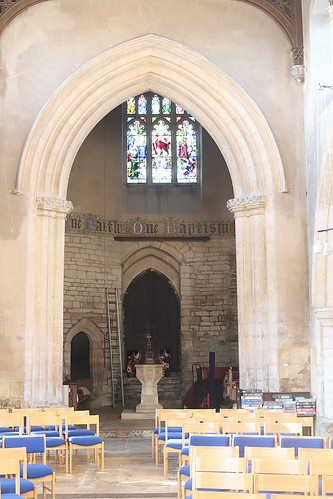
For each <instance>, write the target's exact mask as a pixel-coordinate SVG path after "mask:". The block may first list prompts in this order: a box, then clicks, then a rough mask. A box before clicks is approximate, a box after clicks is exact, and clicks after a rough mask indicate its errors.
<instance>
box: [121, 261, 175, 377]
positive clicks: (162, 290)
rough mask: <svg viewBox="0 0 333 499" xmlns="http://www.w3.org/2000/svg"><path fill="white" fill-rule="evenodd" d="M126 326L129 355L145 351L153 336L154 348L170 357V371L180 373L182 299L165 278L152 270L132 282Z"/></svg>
mask: <svg viewBox="0 0 333 499" xmlns="http://www.w3.org/2000/svg"><path fill="white" fill-rule="evenodd" d="M124 323H125V349H126V352H132V351H137V350H140V349H141V348H142V347H144V345H145V343H146V335H147V334H148V333H150V334H151V336H152V344H153V348H154V349H156V350H158V351H163V350H164V349H165V350H166V351H167V352H168V353H169V354H170V355H171V359H170V371H171V372H175V371H179V369H180V306H179V299H178V296H177V294H176V292H175V289H174V287H173V286H172V284H171V283H170V281H169V280H168V279H167V278H166V277H165V276H164V275H163V274H161V273H160V272H157V271H155V270H152V269H149V270H146V271H145V272H143V273H142V274H140V275H139V276H137V277H136V278H135V279H134V280H133V281H132V282H131V284H130V285H129V286H128V288H127V291H126V293H125V296H124Z"/></svg>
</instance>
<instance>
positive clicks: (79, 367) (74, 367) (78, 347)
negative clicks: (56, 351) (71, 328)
mask: <svg viewBox="0 0 333 499" xmlns="http://www.w3.org/2000/svg"><path fill="white" fill-rule="evenodd" d="M71 380H72V381H76V382H78V383H79V384H80V385H81V384H84V386H87V385H86V384H87V383H88V384H89V385H90V341H89V338H88V336H87V335H86V334H85V333H84V332H83V331H80V332H79V333H77V334H76V335H75V336H74V338H73V339H72V341H71Z"/></svg>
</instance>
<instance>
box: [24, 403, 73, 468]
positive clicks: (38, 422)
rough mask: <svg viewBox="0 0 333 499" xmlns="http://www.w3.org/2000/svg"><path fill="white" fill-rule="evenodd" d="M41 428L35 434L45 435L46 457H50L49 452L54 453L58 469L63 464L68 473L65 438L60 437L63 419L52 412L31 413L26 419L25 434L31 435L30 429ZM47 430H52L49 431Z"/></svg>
mask: <svg viewBox="0 0 333 499" xmlns="http://www.w3.org/2000/svg"><path fill="white" fill-rule="evenodd" d="M38 426H40V427H43V428H45V430H44V431H43V430H42V431H40V430H39V431H37V433H41V432H42V433H44V434H45V437H46V438H45V441H46V448H47V456H48V457H49V456H50V451H51V450H52V451H55V454H56V459H58V456H59V462H60V469H62V465H63V462H65V470H66V473H68V443H67V440H66V438H63V437H62V432H63V429H62V428H63V419H62V417H61V416H57V415H56V414H55V413H52V412H42V413H32V414H30V416H29V417H28V418H27V433H28V434H31V433H33V432H32V431H31V429H32V428H36V427H38ZM48 428H54V430H53V429H52V430H49V429H48Z"/></svg>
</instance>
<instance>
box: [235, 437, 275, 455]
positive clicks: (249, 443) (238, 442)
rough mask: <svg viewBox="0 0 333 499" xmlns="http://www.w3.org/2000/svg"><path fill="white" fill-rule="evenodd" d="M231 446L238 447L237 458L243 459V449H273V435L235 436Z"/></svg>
mask: <svg viewBox="0 0 333 499" xmlns="http://www.w3.org/2000/svg"><path fill="white" fill-rule="evenodd" d="M232 445H233V446H238V447H239V456H240V457H244V448H245V447H275V446H276V437H275V435H235V436H233V437H232Z"/></svg>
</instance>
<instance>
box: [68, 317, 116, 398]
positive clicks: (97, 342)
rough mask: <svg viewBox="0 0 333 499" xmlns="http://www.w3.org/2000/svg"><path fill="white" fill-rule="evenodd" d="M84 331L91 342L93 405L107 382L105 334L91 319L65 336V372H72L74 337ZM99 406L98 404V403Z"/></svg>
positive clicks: (81, 322) (82, 321) (79, 323)
mask: <svg viewBox="0 0 333 499" xmlns="http://www.w3.org/2000/svg"><path fill="white" fill-rule="evenodd" d="M81 331H83V332H84V333H85V334H86V335H87V336H88V338H89V342H90V377H91V394H92V405H94V401H95V403H96V402H97V400H98V397H99V393H98V390H99V389H100V387H101V386H103V385H105V384H106V382H107V374H106V370H105V368H104V363H103V359H104V333H103V332H102V331H101V330H100V329H99V327H97V326H96V324H94V323H93V322H92V321H91V320H90V319H87V318H84V319H82V320H80V321H79V322H77V323H76V324H75V325H74V326H73V327H72V328H71V329H70V330H69V331H68V332H67V333H66V335H65V339H64V370H65V372H66V373H70V372H71V365H70V362H71V341H72V339H73V338H74V336H75V335H76V334H78V333H80V332H81ZM97 405H98V403H97Z"/></svg>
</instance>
